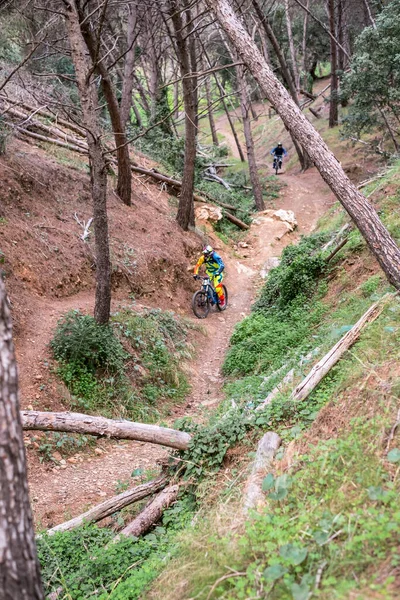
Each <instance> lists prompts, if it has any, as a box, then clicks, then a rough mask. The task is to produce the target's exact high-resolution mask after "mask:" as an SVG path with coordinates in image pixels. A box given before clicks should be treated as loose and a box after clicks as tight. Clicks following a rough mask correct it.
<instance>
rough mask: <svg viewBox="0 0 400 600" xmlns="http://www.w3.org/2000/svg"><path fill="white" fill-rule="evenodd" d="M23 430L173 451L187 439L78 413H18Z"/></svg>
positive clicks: (178, 433) (179, 433)
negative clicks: (158, 447) (151, 445)
mask: <svg viewBox="0 0 400 600" xmlns="http://www.w3.org/2000/svg"><path fill="white" fill-rule="evenodd" d="M21 419H22V427H23V429H24V430H39V431H65V432H68V433H83V434H87V435H94V436H96V437H107V438H114V439H120V440H137V441H139V442H149V443H151V444H159V445H161V446H169V447H170V448H176V449H177V450H186V449H187V448H188V447H189V442H190V440H191V436H190V435H189V434H188V433H185V432H184V431H177V430H175V429H169V428H167V427H158V426H157V425H146V424H145V423H134V422H133V421H122V420H121V421H118V420H113V419H106V418H105V417H92V416H91V415H83V414H81V413H70V412H60V413H56V412H39V411H33V410H24V411H21Z"/></svg>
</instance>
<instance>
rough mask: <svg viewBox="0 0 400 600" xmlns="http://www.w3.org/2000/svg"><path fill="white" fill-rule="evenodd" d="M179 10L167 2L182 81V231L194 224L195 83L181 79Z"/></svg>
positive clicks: (185, 60) (184, 59) (184, 45)
mask: <svg viewBox="0 0 400 600" xmlns="http://www.w3.org/2000/svg"><path fill="white" fill-rule="evenodd" d="M181 9H182V7H181V6H178V3H177V2H176V1H175V0H170V15H171V21H172V24H173V27H174V32H175V38H176V49H177V55H178V61H179V66H180V71H181V77H182V90H183V100H184V107H185V158H184V164H183V177H182V188H181V195H180V198H179V205H178V214H177V217H176V220H177V222H178V224H179V225H180V227H182V229H183V230H184V231H187V230H188V229H189V225H191V224H193V221H194V202H193V191H194V172H195V162H196V136H197V127H196V118H197V110H196V94H195V91H194V86H195V80H194V79H193V78H191V77H185V76H187V75H189V74H190V72H191V65H190V48H189V45H188V42H187V37H186V34H187V31H185V29H184V27H185V26H184V23H183V20H182V14H183V13H182V12H181Z"/></svg>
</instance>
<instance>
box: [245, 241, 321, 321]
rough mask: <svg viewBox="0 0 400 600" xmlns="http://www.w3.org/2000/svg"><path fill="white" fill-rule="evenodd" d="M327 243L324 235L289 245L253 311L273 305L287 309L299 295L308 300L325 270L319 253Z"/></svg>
mask: <svg viewBox="0 0 400 600" xmlns="http://www.w3.org/2000/svg"><path fill="white" fill-rule="evenodd" d="M325 240H326V235H325V234H314V235H310V236H308V237H303V238H302V239H301V240H300V242H299V243H298V244H297V245H292V246H287V247H286V248H285V249H284V250H283V252H282V257H281V262H280V265H279V266H278V267H276V268H274V269H271V272H270V274H269V276H268V279H267V281H266V283H265V285H264V287H263V289H262V292H261V295H260V298H259V299H258V300H257V302H256V303H255V305H254V310H264V309H266V308H269V307H271V306H277V307H279V308H284V307H285V306H287V305H288V304H289V303H290V302H291V301H292V300H294V299H295V298H296V297H297V296H301V295H304V296H308V297H309V296H310V295H311V294H312V293H313V291H314V290H315V282H316V280H317V278H318V277H319V276H320V275H321V273H322V272H323V270H324V267H325V260H324V258H323V256H322V254H321V252H320V251H319V250H318V249H319V248H320V247H321V245H322V243H323V242H324V241H325Z"/></svg>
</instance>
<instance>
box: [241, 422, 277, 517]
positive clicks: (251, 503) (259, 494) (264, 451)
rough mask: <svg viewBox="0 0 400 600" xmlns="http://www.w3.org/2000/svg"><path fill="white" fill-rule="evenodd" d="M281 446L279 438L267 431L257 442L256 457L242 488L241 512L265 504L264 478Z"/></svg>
mask: <svg viewBox="0 0 400 600" xmlns="http://www.w3.org/2000/svg"><path fill="white" fill-rule="evenodd" d="M280 445H281V438H280V437H279V435H278V434H277V433H274V432H273V431H268V432H267V433H266V434H265V435H263V437H262V438H261V440H260V441H259V442H258V446H257V452H256V456H255V459H254V462H253V466H252V469H251V473H250V477H249V478H248V480H247V482H246V485H245V488H244V492H243V493H244V506H243V511H244V512H245V513H247V512H248V511H249V510H251V509H258V508H261V507H262V506H263V505H264V504H265V494H264V492H263V491H262V482H263V479H264V477H266V476H267V475H268V473H269V472H270V470H271V463H272V461H273V459H274V456H275V453H276V451H277V450H278V449H279V446H280Z"/></svg>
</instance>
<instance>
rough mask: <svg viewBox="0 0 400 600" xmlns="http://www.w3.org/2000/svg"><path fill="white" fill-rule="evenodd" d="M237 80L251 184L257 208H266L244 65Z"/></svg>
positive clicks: (238, 70)
mask: <svg viewBox="0 0 400 600" xmlns="http://www.w3.org/2000/svg"><path fill="white" fill-rule="evenodd" d="M236 73H237V80H238V85H239V93H240V108H241V111H242V120H243V130H244V137H245V140H246V148H247V160H248V163H249V173H250V180H251V186H252V188H253V195H254V201H255V204H256V207H257V210H259V211H260V210H264V209H265V205H264V200H263V197H262V190H261V183H260V178H259V176H258V169H257V164H256V155H255V152H254V142H253V136H252V134H251V124H250V118H249V111H250V100H249V96H248V93H247V89H246V88H247V85H246V76H245V72H244V67H243V66H242V65H240V66H239V67H237V68H236Z"/></svg>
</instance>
